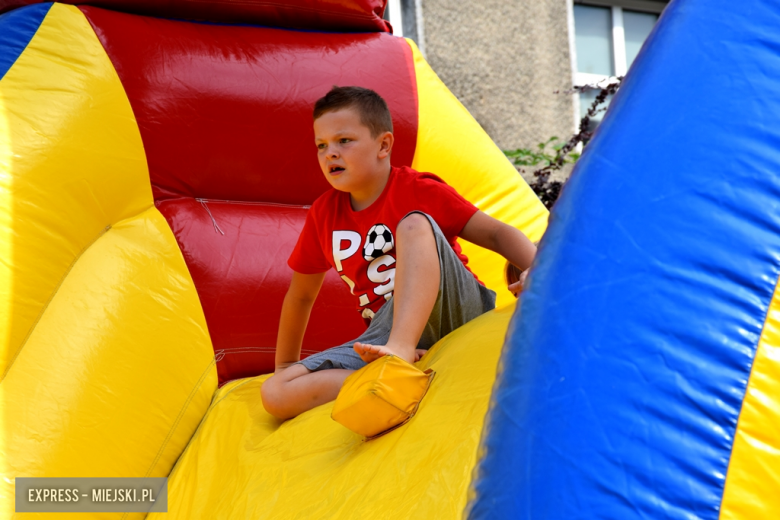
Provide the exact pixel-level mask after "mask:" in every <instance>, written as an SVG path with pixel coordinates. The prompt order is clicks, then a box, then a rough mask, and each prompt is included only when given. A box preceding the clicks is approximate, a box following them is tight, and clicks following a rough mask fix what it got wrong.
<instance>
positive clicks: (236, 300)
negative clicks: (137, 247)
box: [81, 7, 417, 382]
mask: <svg viewBox="0 0 780 520" xmlns="http://www.w3.org/2000/svg"><path fill="white" fill-rule="evenodd" d="M81 9H82V11H83V12H84V14H85V15H86V16H87V19H88V20H89V21H90V23H91V24H92V26H93V27H94V29H95V32H96V33H97V35H98V38H99V39H100V41H101V42H102V43H103V46H104V47H105V49H106V51H107V52H108V55H109V57H110V58H111V60H112V62H113V64H114V66H115V67H116V70H117V72H118V74H119V77H120V79H121V80H122V83H123V85H124V87H125V90H126V92H127V95H128V98H129V100H130V103H131V105H132V107H133V111H134V113H135V116H136V119H137V121H138V126H139V128H140V130H141V137H142V139H143V143H144V148H145V150H146V154H147V160H148V164H149V172H150V176H151V183H152V189H153V193H154V198H155V202H156V204H157V206H158V208H159V209H160V211H161V212H162V214H163V215H164V216H165V217H166V219H167V220H168V223H169V224H170V226H171V229H172V230H173V232H174V235H175V236H176V239H177V240H178V242H179V245H180V247H181V249H182V251H183V253H184V258H185V260H186V261H187V265H188V267H189V269H190V273H191V274H192V277H193V280H194V282H195V286H196V288H197V290H198V294H199V296H200V299H201V303H202V305H203V309H204V313H205V316H206V321H207V323H208V326H209V332H210V334H211V338H212V342H213V344H214V349H215V351H216V352H217V353H218V355H217V358H218V359H219V362H218V364H217V367H218V372H219V376H220V381H221V382H225V381H227V380H230V379H235V378H238V377H247V376H252V375H257V374H260V373H266V372H271V371H273V369H274V347H275V342H276V332H277V328H278V322H279V312H280V309H281V304H282V300H283V298H284V294H285V292H286V290H287V287H288V285H289V280H290V278H291V276H292V271H291V270H290V268H289V267H288V266H287V263H286V260H287V257H288V256H289V254H290V252H291V251H292V248H293V246H294V244H295V241H296V240H297V237H298V233H299V232H300V229H301V227H302V226H303V222H304V219H305V215H306V211H307V209H308V208H307V206H308V205H310V204H311V203H312V202H313V201H314V200H315V199H316V198H317V197H318V196H319V195H320V194H322V193H323V192H324V191H325V190H326V189H329V185H328V184H327V182H326V181H325V179H324V177H323V175H322V172H321V171H320V169H319V165H318V163H317V159H316V149H315V147H314V134H313V131H312V115H311V113H312V108H313V105H314V102H315V101H316V99H318V98H319V97H321V96H322V95H324V94H325V93H326V92H327V91H328V90H329V89H330V88H331V86H333V85H360V86H364V87H368V88H372V89H374V90H376V91H377V92H379V93H380V94H381V95H382V96H383V97H384V98H385V99H386V100H387V102H388V105H389V107H390V110H391V112H392V114H393V125H394V129H395V135H396V147H395V150H394V152H393V163H394V164H396V165H403V164H406V165H410V164H411V162H412V159H413V157H414V147H415V143H416V139H417V98H416V89H415V78H414V75H413V74H414V72H413V66H412V62H411V60H412V56H411V50H410V48H409V46H408V44H407V43H406V42H405V41H404V40H402V39H400V38H396V37H393V36H391V35H388V34H383V33H373V34H326V33H313V32H296V31H287V30H279V29H266V28H256V27H235V26H219V25H211V24H195V23H188V22H177V21H170V20H160V19H154V18H146V17H141V16H135V15H129V14H124V13H116V12H112V11H106V10H103V9H98V8H94V7H82V8H81ZM322 291H323V292H322V293H321V296H320V297H319V298H318V301H317V303H316V305H315V308H314V310H313V315H312V319H311V321H310V324H309V329H308V331H307V335H306V338H305V340H304V349H305V352H304V354H308V353H312V352H318V351H321V350H324V349H325V348H328V347H331V346H334V345H338V344H341V343H343V342H345V341H349V340H350V339H353V338H355V337H356V336H357V335H359V334H360V333H361V332H362V331H363V330H364V329H365V325H364V324H363V321H362V319H361V318H360V317H359V315H358V313H357V312H356V311H355V310H354V307H355V306H354V302H353V301H352V298H353V297H352V296H351V295H350V294H349V291H348V289H347V287H346V286H345V285H344V283H343V282H342V281H341V280H340V279H339V278H338V277H337V276H336V275H335V273H333V274H330V275H329V276H328V278H327V279H326V283H325V285H324V287H323V290H322ZM335 324H338V326H336V325H335Z"/></svg>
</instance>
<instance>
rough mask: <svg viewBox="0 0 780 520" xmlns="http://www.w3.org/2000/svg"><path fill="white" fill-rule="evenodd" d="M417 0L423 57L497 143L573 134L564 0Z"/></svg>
mask: <svg viewBox="0 0 780 520" xmlns="http://www.w3.org/2000/svg"><path fill="white" fill-rule="evenodd" d="M418 1H419V0H418ZM421 2H422V14H423V20H424V22H423V23H424V28H425V32H424V40H425V42H424V43H425V54H426V58H427V59H428V62H429V63H430V64H431V66H432V67H433V69H434V70H435V71H436V73H437V74H438V75H439V76H440V77H441V79H442V80H443V81H444V83H445V84H446V85H447V86H448V87H449V88H450V90H452V92H453V93H454V94H455V95H456V96H457V97H458V99H460V101H461V102H462V103H463V104H464V105H465V106H466V108H467V109H468V110H469V111H470V112H471V114H472V115H473V116H474V117H475V118H476V120H477V121H479V123H480V124H481V125H482V127H483V128H484V129H485V130H486V131H487V133H488V134H489V135H490V136H491V137H492V138H493V140H494V141H495V142H496V143H497V144H498V146H499V147H501V148H502V149H510V148H519V147H523V148H528V147H532V146H535V145H536V144H537V143H539V142H541V141H545V140H546V139H547V138H549V137H551V136H553V135H557V136H559V137H560V138H561V139H564V140H565V139H567V138H568V137H569V136H570V135H571V134H572V132H573V131H574V104H573V99H572V96H571V95H567V94H564V93H559V94H555V93H554V91H556V90H558V91H561V92H563V91H564V90H567V89H570V88H571V86H572V83H571V82H572V68H571V57H570V53H569V31H568V21H567V20H568V18H567V0H509V1H507V0H504V1H498V0H478V1H471V2H453V1H451V0H449V1H446V0H421Z"/></svg>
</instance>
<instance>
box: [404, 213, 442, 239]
mask: <svg viewBox="0 0 780 520" xmlns="http://www.w3.org/2000/svg"><path fill="white" fill-rule="evenodd" d="M410 233H431V234H433V228H432V227H431V223H430V221H428V217H426V216H425V215H423V214H422V213H411V214H409V215H407V216H405V217H404V218H403V219H402V220H401V222H399V223H398V226H397V227H396V234H398V235H399V236H400V235H406V234H410Z"/></svg>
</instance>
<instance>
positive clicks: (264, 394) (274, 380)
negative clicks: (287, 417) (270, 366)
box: [260, 376, 284, 419]
mask: <svg viewBox="0 0 780 520" xmlns="http://www.w3.org/2000/svg"><path fill="white" fill-rule="evenodd" d="M279 383H280V380H279V377H278V376H271V377H269V378H268V379H266V380H265V381H264V382H263V385H262V386H261V387H260V398H261V399H262V401H263V408H265V411H266V412H268V413H270V414H271V415H273V416H274V417H276V418H278V419H283V418H284V417H282V416H283V415H284V410H283V409H282V399H281V395H280V390H281V389H280V388H279Z"/></svg>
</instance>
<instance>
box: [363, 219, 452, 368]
mask: <svg viewBox="0 0 780 520" xmlns="http://www.w3.org/2000/svg"><path fill="white" fill-rule="evenodd" d="M395 234H396V236H395V242H396V243H395V251H396V271H395V286H394V288H393V299H392V301H391V302H388V304H390V303H392V305H393V325H392V328H391V329H390V338H389V339H388V340H387V343H386V344H384V345H371V344H367V343H363V342H356V343H355V351H356V352H357V353H358V354H359V355H360V357H361V358H362V359H363V361H365V362H366V363H370V362H371V361H373V360H375V359H377V358H379V357H381V356H383V355H385V354H395V355H396V356H398V357H400V358H403V359H405V360H406V361H408V362H409V363H414V357H415V356H414V351H415V349H416V348H417V343H418V342H419V340H420V336H422V333H423V330H424V329H425V324H426V323H427V322H428V317H429V316H430V315H431V310H432V309H433V305H434V303H436V297H437V296H438V294H439V281H440V278H441V270H440V267H439V253H438V250H437V248H436V239H435V237H434V234H433V229H432V228H431V225H430V223H429V222H428V219H427V217H425V216H424V215H423V214H421V213H412V214H410V215H407V216H406V217H405V218H404V219H402V220H401V222H399V223H398V226H397V227H396V231H395Z"/></svg>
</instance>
